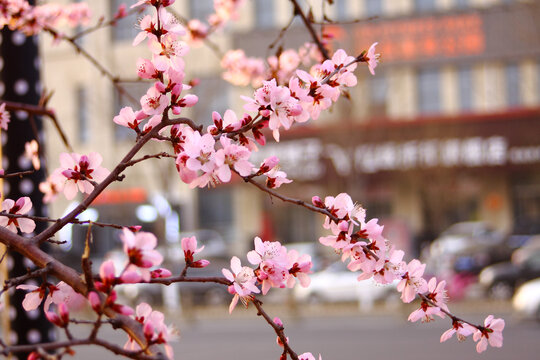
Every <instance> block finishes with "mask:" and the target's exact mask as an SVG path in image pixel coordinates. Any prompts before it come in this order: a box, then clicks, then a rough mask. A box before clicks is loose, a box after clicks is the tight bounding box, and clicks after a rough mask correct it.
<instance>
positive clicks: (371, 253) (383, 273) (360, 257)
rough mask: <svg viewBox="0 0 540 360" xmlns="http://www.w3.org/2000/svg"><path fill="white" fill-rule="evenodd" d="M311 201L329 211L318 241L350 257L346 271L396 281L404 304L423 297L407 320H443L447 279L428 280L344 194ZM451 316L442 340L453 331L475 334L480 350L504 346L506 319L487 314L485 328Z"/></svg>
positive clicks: (419, 266)
mask: <svg viewBox="0 0 540 360" xmlns="http://www.w3.org/2000/svg"><path fill="white" fill-rule="evenodd" d="M312 203H313V205H314V206H316V207H317V208H319V209H323V210H324V212H325V213H326V214H327V216H326V218H325V222H324V224H323V227H324V228H325V229H328V230H330V231H331V235H327V236H323V237H321V238H320V239H319V241H320V242H321V244H323V245H325V246H329V247H332V248H333V249H334V251H335V252H336V253H338V254H341V259H342V261H343V262H346V261H348V265H347V268H348V269H349V270H351V271H360V275H359V276H358V280H359V281H361V280H365V279H369V278H373V279H374V280H375V282H377V283H379V284H390V283H393V282H397V290H398V291H399V292H401V300H402V301H403V302H405V303H410V302H411V301H413V300H414V299H415V297H416V296H417V295H419V296H420V298H421V300H422V301H421V305H420V308H419V309H417V310H415V311H413V312H412V313H411V314H410V316H409V321H412V322H415V321H418V320H422V322H429V321H432V320H434V316H435V315H436V316H439V317H441V318H444V317H445V316H446V315H448V314H449V309H448V306H447V305H446V302H447V296H446V289H445V286H446V282H445V281H440V282H437V279H436V278H431V279H430V280H429V282H427V281H426V280H425V279H424V278H423V275H424V270H425V267H426V265H425V264H422V263H421V262H420V261H419V260H417V259H413V260H411V261H410V262H409V263H406V262H405V261H403V256H404V252H403V251H402V250H397V249H396V248H395V247H394V246H393V245H392V244H390V242H389V241H388V240H387V239H385V238H384V237H383V235H382V232H383V226H381V225H379V224H378V220H377V219H371V220H369V221H367V222H366V212H365V210H364V209H363V208H362V207H360V206H358V205H355V204H354V203H353V201H352V199H351V197H350V196H349V195H348V194H346V193H341V194H339V195H337V196H336V197H333V196H327V197H326V198H325V199H324V201H322V199H321V198H319V197H318V196H315V197H313V199H312ZM452 319H453V325H452V328H451V329H450V330H448V331H446V332H445V333H444V334H443V335H442V337H441V342H442V341H446V340H447V339H449V338H450V337H451V336H452V335H453V334H454V333H457V334H458V338H459V339H460V340H461V339H463V338H464V337H466V336H469V335H472V334H474V337H473V338H474V340H475V341H479V343H478V344H477V347H476V349H477V351H478V352H482V351H484V350H485V349H486V347H487V344H488V343H489V344H490V345H491V346H495V347H500V346H502V330H503V328H504V320H502V319H494V318H493V316H492V315H490V316H488V318H486V322H485V326H471V325H470V324H468V323H466V322H464V321H462V320H459V319H457V318H455V317H452Z"/></svg>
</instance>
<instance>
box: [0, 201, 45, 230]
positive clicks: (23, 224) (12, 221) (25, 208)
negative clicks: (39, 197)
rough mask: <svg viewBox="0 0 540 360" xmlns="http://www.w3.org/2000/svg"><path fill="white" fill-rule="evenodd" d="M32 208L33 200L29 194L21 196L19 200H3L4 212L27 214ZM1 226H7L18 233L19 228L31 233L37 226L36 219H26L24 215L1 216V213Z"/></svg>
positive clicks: (2, 209)
mask: <svg viewBox="0 0 540 360" xmlns="http://www.w3.org/2000/svg"><path fill="white" fill-rule="evenodd" d="M31 209H32V201H31V200H30V198H29V197H28V196H25V197H21V198H19V199H17V201H16V202H15V201H13V200H11V199H6V200H4V201H3V202H2V208H1V211H2V212H6V213H7V214H12V215H25V214H27V213H28V212H29V211H30V210H31ZM0 226H3V227H5V228H7V229H8V230H9V231H11V232H14V233H17V228H19V229H20V230H21V232H23V233H31V232H32V231H34V229H35V228H36V223H35V222H34V220H31V219H26V218H23V217H16V218H15V217H14V218H9V217H7V216H1V213H0Z"/></svg>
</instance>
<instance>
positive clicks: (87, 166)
mask: <svg viewBox="0 0 540 360" xmlns="http://www.w3.org/2000/svg"><path fill="white" fill-rule="evenodd" d="M102 161H103V159H102V157H101V155H99V154H98V153H96V152H92V153H90V154H88V155H79V154H77V153H72V154H67V153H62V154H60V166H61V169H62V175H63V176H64V177H65V178H66V180H65V184H64V195H65V196H66V198H67V199H68V200H71V199H73V198H74V197H75V195H76V194H77V190H79V191H80V192H82V193H86V194H90V193H91V192H92V191H93V190H94V185H93V184H92V183H90V181H88V180H93V181H95V182H98V183H99V182H101V181H103V180H105V178H106V177H107V175H109V170H107V169H105V168H103V167H101V166H100V165H101V162H102Z"/></svg>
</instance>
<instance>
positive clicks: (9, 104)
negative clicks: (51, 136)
mask: <svg viewBox="0 0 540 360" xmlns="http://www.w3.org/2000/svg"><path fill="white" fill-rule="evenodd" d="M2 102H3V103H5V104H6V109H7V110H9V111H19V110H22V111H26V112H28V113H32V114H36V115H42V116H46V117H48V118H49V119H51V120H52V122H53V124H54V127H55V128H56V131H57V132H58V134H59V135H60V138H61V139H62V142H63V143H64V146H65V147H66V148H67V149H68V150H69V151H71V152H73V148H72V147H71V145H70V144H69V141H68V139H67V136H66V134H65V132H64V130H63V129H62V127H61V126H60V124H59V123H58V120H57V118H56V114H55V112H54V110H52V109H48V108H46V107H45V106H39V105H30V104H24V103H18V102H13V101H2Z"/></svg>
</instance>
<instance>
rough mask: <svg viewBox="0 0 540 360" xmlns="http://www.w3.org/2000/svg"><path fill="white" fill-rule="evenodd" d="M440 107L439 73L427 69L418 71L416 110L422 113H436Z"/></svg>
mask: <svg viewBox="0 0 540 360" xmlns="http://www.w3.org/2000/svg"><path fill="white" fill-rule="evenodd" d="M440 109H441V92H440V74H439V71H438V70H433V69H427V70H421V71H419V73H418V111H419V112H420V113H422V114H432V113H437V112H439V111H440Z"/></svg>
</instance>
